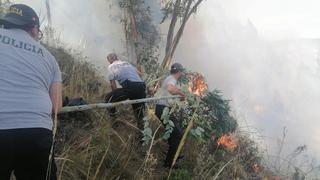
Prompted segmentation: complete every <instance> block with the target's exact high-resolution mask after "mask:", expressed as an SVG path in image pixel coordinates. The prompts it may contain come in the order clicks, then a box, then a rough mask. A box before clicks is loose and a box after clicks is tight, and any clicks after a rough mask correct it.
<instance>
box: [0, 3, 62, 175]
mask: <svg viewBox="0 0 320 180" xmlns="http://www.w3.org/2000/svg"><path fill="white" fill-rule="evenodd" d="M0 24H1V25H3V27H4V29H0V147H1V148H0V179H1V180H10V176H11V174H12V172H13V173H14V175H15V176H16V179H17V180H20V179H39V180H42V179H56V168H55V164H54V159H52V161H51V166H50V167H51V169H50V170H49V169H48V164H49V163H50V162H49V156H50V152H51V148H52V145H53V133H52V128H53V121H52V119H51V115H52V113H54V114H57V113H58V111H59V109H60V108H61V104H62V97H61V91H62V90H61V89H62V82H61V81H62V80H61V72H60V69H59V66H58V63H57V62H56V60H55V58H54V57H53V56H52V55H51V54H50V53H49V52H48V51H47V50H46V49H45V48H44V47H43V46H42V45H41V44H40V43H38V40H39V39H40V38H41V31H40V23H39V17H38V15H37V14H36V13H35V11H34V10H33V9H32V8H30V7H29V6H27V5H24V4H14V5H12V6H10V8H9V9H8V12H7V13H6V15H5V16H4V17H1V18H0ZM51 155H52V157H53V154H51ZM47 169H48V172H50V173H51V174H50V175H49V176H48V175H47Z"/></svg>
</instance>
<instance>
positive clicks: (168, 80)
mask: <svg viewBox="0 0 320 180" xmlns="http://www.w3.org/2000/svg"><path fill="white" fill-rule="evenodd" d="M168 85H173V86H176V85H177V80H176V78H174V76H172V75H170V76H168V77H167V78H166V79H165V80H164V81H163V82H162V84H161V88H160V91H159V95H160V97H164V96H172V94H171V93H170V92H169V91H168V90H167V87H168ZM173 102H175V100H173V99H161V100H159V102H158V104H159V105H163V106H168V107H170V105H171V104H172V103H173Z"/></svg>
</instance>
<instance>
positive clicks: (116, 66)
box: [108, 60, 143, 84]
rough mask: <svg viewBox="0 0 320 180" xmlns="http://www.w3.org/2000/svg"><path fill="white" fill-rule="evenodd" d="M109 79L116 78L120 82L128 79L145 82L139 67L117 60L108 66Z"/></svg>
mask: <svg viewBox="0 0 320 180" xmlns="http://www.w3.org/2000/svg"><path fill="white" fill-rule="evenodd" d="M108 76H109V80H110V81H111V80H116V81H118V82H119V83H120V84H121V83H123V82H124V81H126V80H129V81H131V82H143V81H142V79H141V78H140V76H139V74H138V72H137V69H136V68H135V67H134V66H133V65H131V64H130V63H128V62H125V61H121V60H117V61H115V62H113V63H112V64H110V65H109V66H108Z"/></svg>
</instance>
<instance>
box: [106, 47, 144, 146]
mask: <svg viewBox="0 0 320 180" xmlns="http://www.w3.org/2000/svg"><path fill="white" fill-rule="evenodd" d="M107 59H108V62H109V63H110V65H109V66H108V74H109V80H110V84H111V89H112V91H111V92H110V93H108V94H107V95H106V97H105V102H106V103H110V102H111V103H112V102H119V101H123V100H127V99H130V100H134V99H143V98H146V85H145V83H144V81H143V80H142V79H141V77H140V72H139V71H138V70H137V69H136V68H135V67H134V66H133V65H131V64H130V63H128V62H125V61H121V60H119V59H118V57H117V55H116V54H114V53H111V54H109V55H108V57H107ZM116 81H118V82H119V84H120V85H121V86H122V88H117V84H116ZM132 108H133V112H134V115H135V118H136V119H137V124H138V128H139V129H140V130H141V132H142V131H143V129H144V123H143V117H144V109H145V104H144V103H138V104H132ZM108 110H109V113H110V115H111V116H115V114H116V109H115V108H109V109H108ZM139 138H142V133H140V134H139ZM140 141H141V142H142V139H140Z"/></svg>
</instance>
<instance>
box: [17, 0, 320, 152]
mask: <svg viewBox="0 0 320 180" xmlns="http://www.w3.org/2000/svg"><path fill="white" fill-rule="evenodd" d="M153 1H155V0H153ZM16 2H22V3H27V4H29V5H31V6H33V7H34V8H35V9H36V10H37V12H40V13H41V14H43V15H44V14H45V11H46V10H45V5H44V1H40V0H16ZM50 2H51V6H52V19H53V26H54V27H55V28H56V31H57V34H58V35H59V36H60V39H62V40H63V42H65V43H67V44H68V45H69V46H70V47H73V48H76V49H78V50H79V51H83V52H84V53H85V54H86V55H88V56H89V57H90V59H91V61H92V62H93V63H94V64H96V65H97V66H98V67H99V68H100V69H102V70H103V69H105V66H106V64H105V60H104V59H105V56H106V54H107V53H109V52H113V51H116V52H123V51H125V46H124V42H123V40H124V37H123V34H122V33H121V32H122V27H121V25H119V23H118V22H119V14H118V13H117V12H116V10H115V9H116V8H115V7H114V6H112V5H111V8H110V6H109V5H110V1H104V0H90V1H89V0H54V1H53V0H51V1H50ZM107 2H108V3H107ZM111 4H112V3H111ZM319 6H320V1H318V0H281V1H279V0H207V1H205V2H204V3H203V5H202V6H201V7H200V9H199V11H198V12H197V14H196V15H195V16H194V17H192V18H191V19H190V22H189V23H188V25H187V27H186V31H185V33H184V36H183V38H182V40H181V44H180V46H179V48H178V50H177V53H176V55H175V60H176V61H178V62H182V63H183V64H184V65H185V66H186V67H187V68H190V69H192V70H195V71H198V72H201V73H203V74H204V75H205V76H206V77H207V79H208V83H209V86H210V88H211V89H219V90H221V91H222V92H223V94H224V95H225V97H227V98H228V99H231V100H232V101H231V105H232V107H233V110H234V114H235V116H236V117H237V118H238V119H240V120H241V122H242V123H241V126H242V127H245V126H249V127H250V128H251V129H254V130H255V132H257V133H258V134H259V135H261V137H263V139H264V142H265V144H266V146H267V147H268V148H269V149H272V150H276V149H277V140H278V139H279V137H281V136H282V134H283V129H284V127H286V132H287V140H286V146H287V150H286V153H289V152H292V151H293V150H294V149H295V148H296V147H297V146H299V145H304V144H306V145H307V146H308V151H309V152H310V154H312V156H315V157H318V158H320V157H319V153H318V152H320V134H319V132H318V127H319V126H320V121H318V120H319V119H320V111H319V110H318V107H320V93H319V92H320V83H318V82H319V80H320V60H319V59H320V58H319V55H320V51H319V50H320V42H319V41H317V40H316V39H317V38H320V18H318V17H320V11H319V10H318V7H319ZM154 7H155V8H156V7H157V6H156V5H155V6H154ZM158 15H159V12H155V16H158ZM157 19H158V18H157ZM161 29H162V32H161V34H165V33H166V31H164V29H165V28H161Z"/></svg>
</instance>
